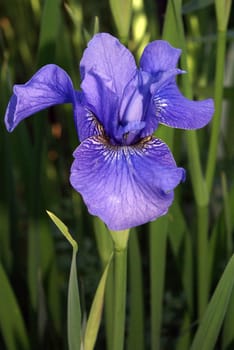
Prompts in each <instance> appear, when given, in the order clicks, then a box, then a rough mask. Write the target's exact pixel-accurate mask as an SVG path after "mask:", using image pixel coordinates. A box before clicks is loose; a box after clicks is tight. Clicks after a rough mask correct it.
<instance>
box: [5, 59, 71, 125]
mask: <svg viewBox="0 0 234 350" xmlns="http://www.w3.org/2000/svg"><path fill="white" fill-rule="evenodd" d="M13 91H14V94H13V95H12V97H11V99H10V101H9V103H8V107H7V110H6V114H5V124H6V127H7V130H8V131H12V130H13V129H14V128H15V127H16V126H17V125H18V124H19V123H20V122H21V120H23V119H25V118H27V117H29V116H30V115H32V114H34V113H36V112H38V111H40V110H42V109H45V108H47V107H49V106H53V105H56V104H60V103H68V102H71V103H73V102H74V90H73V85H72V82H71V79H70V77H69V76H68V75H67V73H66V72H65V71H64V70H63V69H61V68H60V67H58V66H56V65H54V64H48V65H46V66H44V67H42V68H41V69H40V70H39V71H38V72H37V73H36V74H35V75H34V76H33V77H32V78H31V79H30V80H29V81H28V82H27V83H25V84H21V85H14V89H13Z"/></svg>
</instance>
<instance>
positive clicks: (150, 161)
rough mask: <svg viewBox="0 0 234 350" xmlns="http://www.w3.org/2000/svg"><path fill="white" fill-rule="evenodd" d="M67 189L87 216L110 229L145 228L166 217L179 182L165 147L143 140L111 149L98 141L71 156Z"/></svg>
mask: <svg viewBox="0 0 234 350" xmlns="http://www.w3.org/2000/svg"><path fill="white" fill-rule="evenodd" d="M74 157H75V160H74V162H73V165H72V168H71V176H70V181H71V184H72V186H73V187H74V188H75V189H76V190H77V191H78V192H80V193H81V195H82V197H83V199H84V201H85V203H86V205H87V207H88V210H89V212H90V213H91V214H93V215H97V216H99V217H100V218H101V219H102V220H103V221H104V222H105V223H106V224H107V226H108V227H109V228H110V229H112V230H123V229H127V228H130V227H134V226H137V225H140V224H144V223H146V222H148V221H151V220H154V219H156V218H157V217H159V216H161V215H164V214H166V212H167V210H168V207H169V206H170V205H171V203H172V200H173V189H174V188H175V187H176V186H177V185H178V184H179V182H180V181H181V180H183V179H184V170H183V169H182V168H177V166H176V164H175V161H174V159H173V156H172V154H171V152H170V150H169V149H168V147H167V146H166V145H165V144H164V143H162V142H161V141H160V140H157V139H154V138H148V139H145V140H142V142H141V143H139V144H137V145H134V146H111V145H110V144H109V143H107V141H106V140H105V139H103V138H102V137H92V138H89V139H87V140H85V141H84V142H83V143H82V144H81V145H80V146H79V147H78V148H77V149H76V151H75V152H74Z"/></svg>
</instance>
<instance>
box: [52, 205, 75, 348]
mask: <svg viewBox="0 0 234 350" xmlns="http://www.w3.org/2000/svg"><path fill="white" fill-rule="evenodd" d="M47 214H48V215H49V217H50V218H51V220H52V221H53V222H54V223H55V225H56V226H57V227H58V229H59V230H60V231H61V233H62V234H63V235H64V236H65V237H66V239H67V240H68V242H69V243H70V244H71V245H72V248H73V252H72V262H71V269H70V276H69V284H68V304H67V331H68V346H69V350H79V349H80V347H81V310H80V297H79V289H78V281H77V269H76V254H77V250H78V247H77V243H76V241H75V240H74V239H73V238H72V236H71V234H70V233H69V231H68V228H67V226H66V225H64V223H63V222H62V221H61V220H60V219H59V218H58V217H57V216H55V215H54V214H53V213H51V212H49V211H47Z"/></svg>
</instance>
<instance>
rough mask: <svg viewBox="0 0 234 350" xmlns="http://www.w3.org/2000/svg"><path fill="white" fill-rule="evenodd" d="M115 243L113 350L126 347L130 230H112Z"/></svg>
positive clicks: (120, 349)
mask: <svg viewBox="0 0 234 350" xmlns="http://www.w3.org/2000/svg"><path fill="white" fill-rule="evenodd" d="M110 233H111V236H112V239H113V243H114V306H113V308H114V316H113V344H112V350H122V349H123V348H124V330H125V306H126V285H127V247H128V238H129V230H124V231H110Z"/></svg>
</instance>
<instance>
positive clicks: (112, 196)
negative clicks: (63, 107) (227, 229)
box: [5, 33, 214, 230]
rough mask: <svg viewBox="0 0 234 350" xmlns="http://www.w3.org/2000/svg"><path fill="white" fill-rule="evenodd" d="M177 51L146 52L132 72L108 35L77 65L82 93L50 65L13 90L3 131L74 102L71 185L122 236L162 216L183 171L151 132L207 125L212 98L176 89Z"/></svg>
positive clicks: (154, 47) (128, 58)
mask: <svg viewBox="0 0 234 350" xmlns="http://www.w3.org/2000/svg"><path fill="white" fill-rule="evenodd" d="M180 53H181V50H179V49H176V48H173V47H172V46H170V45H169V44H168V43H167V42H166V41H161V40H158V41H154V42H151V43H150V44H149V45H147V46H146V48H145V50H144V52H143V54H142V56H141V59H140V64H139V68H137V66H136V63H135V60H134V57H133V55H132V54H131V53H130V51H129V50H128V49H127V48H126V47H124V46H123V45H122V44H121V43H120V42H119V41H118V40H117V39H116V38H114V37H113V36H111V35H109V34H106V33H100V34H97V35H95V36H94V37H93V39H92V40H91V41H90V42H89V44H88V47H87V48H86V50H85V51H84V54H83V57H82V59H81V62H80V73H81V79H82V83H81V91H76V90H75V89H74V87H73V84H72V81H71V79H70V77H69V76H68V75H67V73H66V72H65V71H64V70H63V69H61V68H59V67H58V66H56V65H54V64H49V65H46V66H44V67H42V68H41V69H40V70H39V71H38V72H37V73H36V74H35V75H34V76H33V77H32V78H31V79H30V80H29V81H28V82H27V83H25V84H23V85H15V86H14V94H13V96H12V97H11V99H10V102H9V104H8V107H7V111H6V115H5V123H6V127H7V129H8V131H12V130H13V129H14V128H15V127H16V126H17V125H18V123H19V122H20V121H21V120H23V119H25V118H27V117H28V116H30V115H31V114H33V113H35V112H38V111H39V110H42V109H44V108H47V107H49V106H52V105H55V104H61V103H72V105H73V110H74V120H75V125H76V128H77V131H78V135H79V139H80V142H81V143H80V145H79V146H78V147H77V149H76V150H75V152H74V158H75V159H74V162H73V164H72V167H71V176H70V181H71V184H72V186H73V187H74V188H75V190H76V191H78V192H79V193H80V194H81V195H82V197H83V199H84V202H85V203H86V205H87V207H88V210H89V212H90V213H91V214H93V215H97V216H99V217H100V218H101V219H102V220H103V221H104V222H105V223H106V224H107V226H108V227H109V228H110V229H112V230H122V229H127V228H130V227H133V226H137V225H140V224H143V223H146V222H148V221H151V220H154V219H156V218H158V217H160V216H161V215H164V214H166V213H167V211H168V208H169V206H170V205H171V203H172V201H173V196H174V192H173V190H174V188H175V187H176V186H177V185H178V184H179V183H180V182H181V181H183V180H184V178H185V171H184V169H183V168H179V167H177V166H176V163H175V160H174V158H173V156H172V154H171V152H170V150H169V148H168V146H167V145H166V144H165V143H163V142H162V141H161V140H159V139H157V138H155V137H154V136H153V135H152V134H153V132H154V131H155V130H156V129H157V127H158V125H159V124H165V125H167V126H170V127H173V128H182V129H197V128H201V127H203V126H205V125H206V124H207V123H208V122H209V121H210V119H211V117H212V115H213V112H214V106H213V101H212V100H211V99H207V100H204V101H196V102H195V101H190V100H188V99H186V98H185V97H184V96H182V94H181V93H180V91H179V90H178V87H177V85H176V76H177V75H178V74H181V73H184V71H182V70H180V69H178V68H176V66H177V62H178V59H179V57H180Z"/></svg>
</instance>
